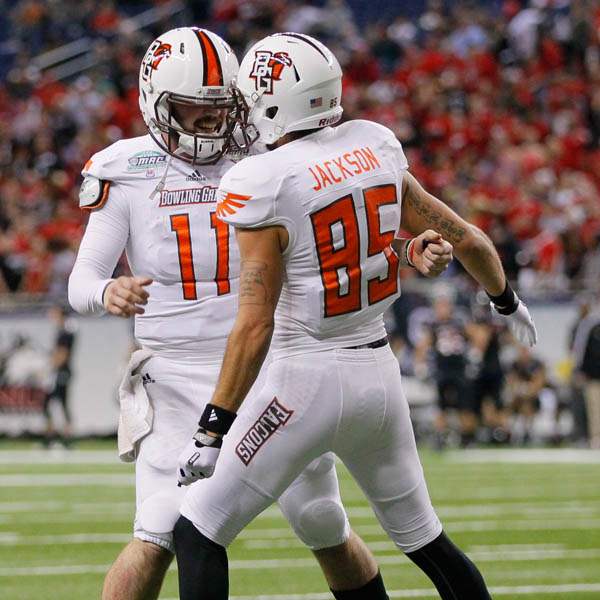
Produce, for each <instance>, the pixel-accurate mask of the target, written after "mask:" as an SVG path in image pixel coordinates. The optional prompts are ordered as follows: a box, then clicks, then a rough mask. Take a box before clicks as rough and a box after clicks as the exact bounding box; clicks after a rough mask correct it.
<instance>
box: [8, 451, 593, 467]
mask: <svg viewBox="0 0 600 600" xmlns="http://www.w3.org/2000/svg"><path fill="white" fill-rule="evenodd" d="M443 456H444V458H446V459H447V460H448V461H450V462H454V463H490V462H493V463H526V464H527V463H529V464H557V463H558V464H564V463H568V464H600V451H598V450H585V449H576V448H531V449H517V448H503V449H500V450H495V449H485V448H482V449H474V450H460V451H450V452H447V453H446V454H444V455H443ZM36 464H45V465H48V464H56V465H58V464H71V465H90V464H96V465H115V466H122V468H127V467H125V465H123V463H121V462H120V461H119V459H118V457H117V450H116V447H115V449H114V450H77V449H75V450H63V449H60V448H59V449H51V450H47V449H32V450H0V465H36Z"/></svg>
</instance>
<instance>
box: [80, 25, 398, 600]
mask: <svg viewBox="0 0 600 600" xmlns="http://www.w3.org/2000/svg"><path fill="white" fill-rule="evenodd" d="M237 70H238V63H237V59H236V58H235V56H234V54H233V53H232V51H231V49H230V48H229V46H228V45H227V44H226V43H225V42H224V41H223V40H222V39H221V38H220V37H218V36H217V35H215V34H214V33H211V32H209V31H206V30H203V29H197V28H181V29H177V30H173V31H170V32H167V33H165V34H164V35H162V36H160V38H158V39H157V40H155V41H154V42H153V43H152V45H151V46H150V48H149V49H148V51H147V53H146V55H145V57H144V59H143V62H142V66H141V70H140V108H141V111H142V114H143V117H144V120H145V122H146V124H147V126H148V130H149V134H148V135H145V136H142V137H138V138H133V139H126V140H121V141H119V142H117V143H115V144H113V145H112V146H110V147H108V148H106V149H105V150H103V151H101V152H99V153H97V154H95V155H94V156H92V158H91V159H90V160H89V161H88V162H87V164H86V165H85V167H84V170H83V175H84V181H83V185H82V188H81V193H80V202H81V207H82V209H84V210H88V211H91V214H90V218H89V222H88V225H87V228H86V231H85V235H84V238H83V240H82V243H81V247H80V250H79V254H78V257H77V262H76V265H75V267H74V269H73V273H72V275H71V278H70V281H69V299H70V302H71V305H72V306H73V308H74V309H75V310H77V311H78V312H80V313H84V314H98V315H100V314H103V313H105V312H108V313H111V314H113V315H119V316H123V317H129V316H132V315H135V336H136V338H137V341H138V342H139V344H140V345H141V346H142V350H141V351H138V352H136V353H134V355H133V357H132V362H131V363H130V365H129V368H128V376H127V377H126V379H125V380H124V382H123V384H122V386H121V390H120V396H121V401H122V412H121V420H120V427H119V445H120V448H119V450H120V455H121V457H122V458H124V459H125V460H136V516H135V524H134V539H133V540H132V542H131V543H130V544H129V545H128V546H127V547H126V548H125V549H124V550H123V552H122V553H121V554H120V556H119V557H118V559H117V560H116V562H115V563H114V564H113V566H112V567H111V569H110V571H109V573H108V575H107V577H106V580H105V583H104V590H103V595H102V598H103V599H104V600H142V599H143V600H149V599H154V598H157V597H158V594H159V591H160V587H161V585H162V582H163V579H164V575H165V572H166V569H167V568H168V566H169V564H170V562H171V560H172V557H173V540H172V537H173V536H172V530H173V526H174V524H175V522H176V520H177V518H178V517H179V503H180V501H181V498H182V496H183V494H184V492H185V491H187V488H178V487H177V485H176V483H177V482H176V473H177V470H176V468H177V457H178V456H179V454H180V452H181V450H182V448H183V447H184V446H185V444H186V443H187V441H188V440H189V438H190V436H191V435H192V434H193V432H194V431H195V430H196V428H197V424H196V419H197V415H198V414H199V413H201V412H202V410H203V408H204V406H205V404H206V401H207V400H208V399H209V398H210V397H211V394H212V392H213V390H214V387H215V385H216V381H217V376H218V373H219V369H220V365H221V362H222V358H223V353H224V350H225V344H226V340H227V335H228V333H229V332H230V330H231V327H232V326H233V322H234V318H235V313H236V305H237V293H238V288H239V257H238V248H237V245H236V244H235V243H234V242H235V240H234V236H233V231H230V227H229V226H228V225H227V224H225V223H223V222H222V221H221V220H219V219H218V218H217V215H216V210H215V209H216V191H217V187H218V185H219V182H220V180H221V177H222V176H223V174H224V173H225V172H226V171H227V170H228V169H229V168H230V167H231V166H232V165H233V164H234V163H233V161H232V160H231V159H230V158H229V157H228V154H227V153H228V152H231V151H232V150H234V151H235V150H240V149H243V147H247V146H248V144H249V142H250V139H249V138H248V136H247V135H246V128H245V123H244V121H245V115H246V114H247V110H246V107H245V103H244V101H243V98H242V97H241V96H240V94H239V92H238V91H237V90H236V88H235V87H233V85H232V84H233V82H234V78H235V76H236V75H237ZM234 129H235V130H236V133H237V134H238V135H239V136H240V137H239V138H238V139H240V140H244V141H243V142H242V143H241V145H240V144H238V145H237V147H236V144H235V142H234V141H233V139H232V134H233V132H234ZM233 201H235V200H233ZM124 249H126V252H127V258H128V261H129V265H130V267H131V271H132V273H133V276H131V277H124V276H123V277H119V278H117V279H112V277H111V276H112V273H113V271H114V269H115V265H116V264H117V261H118V259H119V257H120V256H121V254H122V252H123V250H124ZM144 390H145V391H144ZM148 399H149V400H148ZM212 451H213V452H214V453H218V448H216V447H213V448H212ZM290 483H291V486H290V488H289V490H288V491H286V492H284V493H283V495H282V496H281V499H280V506H281V508H282V511H283V513H284V514H285V516H286V517H287V519H288V520H289V521H290V523H291V525H292V527H293V528H294V530H295V531H296V533H297V534H298V536H299V537H300V538H301V539H302V540H303V541H304V542H305V543H306V544H307V545H308V546H309V547H310V548H311V549H313V550H314V551H315V555H316V557H317V559H318V560H319V562H320V563H321V565H322V567H323V570H324V572H325V574H326V577H327V579H328V582H329V584H330V586H332V587H334V588H335V587H339V588H340V589H345V590H356V589H359V590H360V589H362V590H367V595H368V597H371V598H376V599H385V598H387V596H386V595H385V589H384V587H383V583H382V581H381V577H380V575H379V573H378V568H377V564H376V562H375V560H374V558H373V557H372V555H371V554H370V553H369V551H368V550H367V548H366V546H365V545H364V544H363V542H362V541H361V540H360V538H358V537H357V536H356V535H355V534H354V533H352V532H351V531H350V528H349V524H348V520H347V517H346V513H345V511H344V509H343V506H342V504H341V500H340V496H339V491H338V486H337V478H336V473H335V468H334V461H333V456H332V455H331V454H329V455H325V456H322V457H319V458H317V459H316V460H315V461H314V462H313V463H311V465H309V466H308V467H307V469H306V470H305V471H304V472H303V473H302V475H301V476H300V477H298V479H297V480H296V481H294V482H293V483H292V482H290ZM198 486H199V487H202V483H200V484H198ZM226 502H232V503H234V504H235V499H233V498H229V499H227V500H226ZM365 597H366V596H365Z"/></svg>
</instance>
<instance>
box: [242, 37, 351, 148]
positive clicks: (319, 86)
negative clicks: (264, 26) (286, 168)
mask: <svg viewBox="0 0 600 600" xmlns="http://www.w3.org/2000/svg"><path fill="white" fill-rule="evenodd" d="M237 85H238V88H239V90H240V91H241V92H242V94H243V95H244V98H245V100H246V102H247V104H248V106H249V108H250V116H249V121H250V123H252V125H254V126H255V127H256V129H257V130H258V132H259V134H260V141H261V142H264V143H266V144H273V143H274V142H276V141H277V140H278V139H279V138H280V137H282V136H283V135H285V134H286V133H289V132H291V131H302V130H306V129H317V128H320V127H326V126H328V125H333V124H334V123H337V121H339V120H340V119H341V117H342V111H343V109H342V106H341V98H342V70H341V68H340V65H339V63H338V61H337V59H336V58H335V56H334V55H333V54H332V53H331V51H330V50H329V49H328V48H327V47H326V46H324V45H323V44H322V43H321V42H319V41H317V40H315V39H314V38H312V37H310V36H308V35H304V34H300V33H276V34H274V35H270V36H268V37H266V38H264V39H263V40H261V41H260V42H257V43H256V44H254V46H252V48H250V50H249V51H248V52H247V53H246V56H244V58H243V60H242V64H241V65H240V70H239V73H238V78H237Z"/></svg>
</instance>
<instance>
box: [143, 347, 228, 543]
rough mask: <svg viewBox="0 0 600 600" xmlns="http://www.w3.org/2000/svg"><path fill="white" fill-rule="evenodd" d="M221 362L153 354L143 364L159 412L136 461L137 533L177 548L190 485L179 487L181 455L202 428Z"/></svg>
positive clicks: (155, 407) (147, 388)
mask: <svg viewBox="0 0 600 600" xmlns="http://www.w3.org/2000/svg"><path fill="white" fill-rule="evenodd" d="M219 368H220V365H219V364H218V363H207V364H204V363H197V362H194V361H189V362H186V363H185V364H182V363H181V362H176V361H172V360H168V359H164V358H162V357H157V356H153V357H152V358H151V359H150V360H149V361H147V362H146V363H145V365H144V367H143V373H144V374H146V375H148V377H147V381H148V383H147V384H146V391H147V393H148V397H149V399H150V403H151V405H152V408H153V410H154V419H153V423H152V431H151V433H150V434H149V435H148V436H146V437H145V438H144V439H143V440H142V442H141V444H140V449H139V453H138V457H137V460H136V472H135V474H136V516H135V522H134V537H136V538H139V539H142V540H145V541H149V542H152V543H154V544H156V545H158V546H161V547H163V548H166V549H167V550H169V551H171V552H173V534H172V531H173V527H174V526H175V523H176V522H177V519H178V518H179V507H180V504H181V501H182V499H183V496H184V495H185V493H186V492H187V489H188V488H179V487H177V459H178V457H179V454H180V453H181V451H182V449H183V448H184V446H185V445H186V443H187V442H188V441H189V439H190V438H191V436H192V435H193V434H194V432H195V431H196V429H197V427H198V419H199V418H200V415H201V413H202V411H203V410H204V406H205V404H206V402H208V401H209V400H210V397H211V395H212V391H213V389H214V386H215V384H216V380H217V377H218V374H219Z"/></svg>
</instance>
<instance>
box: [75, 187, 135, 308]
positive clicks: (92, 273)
mask: <svg viewBox="0 0 600 600" xmlns="http://www.w3.org/2000/svg"><path fill="white" fill-rule="evenodd" d="M107 196H110V201H109V202H107V203H106V206H105V207H104V208H103V209H102V210H97V211H94V212H93V213H92V214H91V215H90V218H89V221H88V224H87V227H86V229H85V233H84V235H83V239H82V240H81V245H80V247H79V252H78V254H77V260H76V261H75V265H74V267H73V271H72V272H71V276H70V277H69V289H68V294H69V303H70V304H71V306H72V307H73V309H74V310H76V311H77V312H79V313H82V314H96V315H100V314H103V313H104V304H103V295H104V290H105V288H106V286H107V285H108V284H109V283H110V282H111V281H112V274H113V272H114V270H115V267H116V266H117V262H118V260H119V258H120V257H121V254H122V253H123V250H124V249H125V246H126V244H127V239H128V237H129V206H128V203H127V199H126V198H125V196H124V194H123V193H122V191H121V186H119V185H118V184H117V185H114V186H112V187H110V190H109V191H108V192H107Z"/></svg>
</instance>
